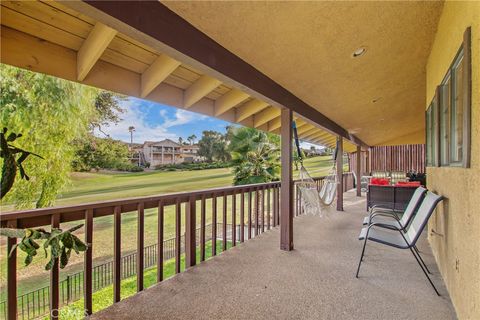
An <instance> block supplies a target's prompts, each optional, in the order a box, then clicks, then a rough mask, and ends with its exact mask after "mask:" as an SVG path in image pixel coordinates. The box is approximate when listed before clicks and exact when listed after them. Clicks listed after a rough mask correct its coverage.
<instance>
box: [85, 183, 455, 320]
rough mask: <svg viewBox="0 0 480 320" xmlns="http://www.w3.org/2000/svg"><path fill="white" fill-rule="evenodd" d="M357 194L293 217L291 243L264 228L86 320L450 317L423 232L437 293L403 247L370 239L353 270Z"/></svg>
mask: <svg viewBox="0 0 480 320" xmlns="http://www.w3.org/2000/svg"><path fill="white" fill-rule="evenodd" d="M365 213H366V212H365V199H364V197H362V198H358V197H355V194H354V192H353V191H350V192H347V193H346V194H345V211H344V212H336V211H334V210H332V211H331V212H330V217H329V218H328V219H326V218H319V217H317V216H302V217H298V218H296V219H295V220H294V245H295V250H294V251H292V252H284V251H280V250H279V229H275V230H273V231H270V232H266V233H264V234H262V235H260V236H258V237H257V238H255V239H252V240H250V241H248V242H245V243H244V244H242V245H239V246H237V247H235V248H233V249H231V250H228V251H226V252H225V253H223V254H220V255H219V256H217V257H215V258H213V259H210V260H208V261H206V262H204V263H201V264H199V265H197V266H196V267H194V268H191V269H189V270H187V271H186V272H183V273H181V274H179V275H177V276H175V277H173V278H171V279H169V280H167V281H165V282H163V283H161V284H159V285H156V286H153V287H151V288H149V289H147V290H145V291H143V292H141V293H140V294H137V295H135V296H133V297H131V298H128V299H125V300H123V301H121V302H119V303H117V304H115V305H113V306H111V307H110V308H108V309H105V310H103V311H101V312H98V313H96V314H94V315H93V316H92V319H116V320H118V319H435V320H439V319H455V318H456V316H455V312H454V309H453V306H452V304H451V302H450V299H449V298H448V293H447V291H446V289H445V286H444V284H443V281H442V279H441V277H440V275H439V272H438V269H437V268H436V265H435V262H434V259H433V256H432V254H431V251H430V248H429V246H428V243H427V241H426V239H425V237H423V238H422V239H421V241H420V244H419V246H418V247H419V249H420V251H421V253H422V256H423V257H424V260H425V262H426V263H427V265H428V266H429V268H430V269H431V270H432V272H433V276H432V279H433V281H434V283H435V284H436V286H437V288H438V289H439V291H440V293H441V294H442V296H441V297H438V296H437V295H436V294H435V292H434V291H433V289H432V287H431V286H430V284H429V283H428V282H427V279H426V278H425V276H424V275H423V273H422V271H421V269H420V267H419V266H418V265H417V263H416V262H415V260H414V258H413V256H412V255H411V253H410V252H409V251H407V250H398V249H394V248H390V247H386V246H382V245H380V244H375V243H369V245H368V246H367V251H366V259H365V262H364V263H363V264H362V270H361V272H360V278H359V279H356V278H355V271H356V267H357V263H358V259H359V256H360V251H361V246H362V243H361V242H360V241H358V240H357V237H358V234H359V232H360V228H361V222H362V219H363V217H364V215H365Z"/></svg>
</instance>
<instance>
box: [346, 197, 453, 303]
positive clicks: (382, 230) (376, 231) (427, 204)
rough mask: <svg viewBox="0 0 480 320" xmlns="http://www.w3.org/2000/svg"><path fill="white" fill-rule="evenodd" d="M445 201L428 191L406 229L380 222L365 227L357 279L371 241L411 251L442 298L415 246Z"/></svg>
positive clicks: (361, 234) (362, 234)
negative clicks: (436, 210)
mask: <svg viewBox="0 0 480 320" xmlns="http://www.w3.org/2000/svg"><path fill="white" fill-rule="evenodd" d="M443 199H444V198H443V196H439V195H437V194H435V193H433V192H430V191H428V192H427V194H426V196H425V197H424V199H423V201H422V204H421V205H420V207H419V208H418V211H417V213H416V214H415V216H414V217H413V219H412V222H411V223H410V224H409V225H408V227H407V228H406V229H405V228H397V227H395V226H392V225H387V224H382V223H379V222H376V223H372V224H370V225H368V226H367V227H364V228H363V229H362V231H361V232H360V235H359V237H358V239H359V240H364V243H363V249H362V254H361V256H360V261H359V262H358V268H357V273H356V275H355V277H357V278H358V274H359V273H360V266H361V264H362V261H363V256H364V255H365V248H366V246H367V241H368V240H370V241H374V242H377V243H381V244H385V245H387V246H390V247H394V248H398V249H409V250H410V252H411V253H412V255H413V256H414V257H415V260H416V261H417V263H418V265H419V266H420V268H421V269H422V271H423V273H424V274H425V276H426V277H427V279H428V281H429V282H430V284H431V285H432V287H433V289H434V290H435V293H436V294H437V295H439V296H440V293H439V292H438V290H437V288H436V287H435V285H434V284H433V282H432V280H431V279H430V277H429V276H428V271H427V269H426V266H425V265H424V264H425V263H424V262H423V260H422V259H421V257H419V256H418V255H417V252H416V250H415V249H414V246H415V244H416V243H417V240H418V239H419V238H420V235H421V233H422V231H423V229H424V228H425V226H426V224H427V222H428V219H429V218H430V216H431V215H432V213H433V211H434V210H435V208H436V206H437V204H438V203H439V202H440V201H442V200H443ZM422 262H423V263H422Z"/></svg>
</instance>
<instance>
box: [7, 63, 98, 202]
mask: <svg viewBox="0 0 480 320" xmlns="http://www.w3.org/2000/svg"><path fill="white" fill-rule="evenodd" d="M0 89H1V92H0V106H1V110H0V127H7V128H9V130H11V131H13V132H16V133H21V134H23V138H22V139H20V140H19V141H18V147H19V148H22V149H24V150H29V151H31V152H34V153H36V154H41V155H42V156H43V157H44V160H42V159H39V158H36V157H33V158H30V159H29V161H26V162H25V163H24V167H25V170H26V171H27V172H28V173H29V175H30V181H26V180H18V181H17V182H16V183H15V185H14V186H13V188H12V189H11V191H10V193H9V194H8V195H7V197H5V198H4V200H5V201H7V202H14V203H15V205H16V207H17V208H26V207H31V206H32V205H33V204H34V206H36V207H37V208H38V207H46V206H50V205H52V204H53V202H54V200H55V198H56V196H57V194H58V192H59V191H60V190H61V189H62V188H63V187H64V186H65V185H66V184H67V183H68V181H69V173H70V169H71V168H70V163H71V161H72V159H73V156H74V152H75V146H74V144H73V143H72V142H73V141H74V140H75V139H81V138H83V137H85V136H86V134H87V133H88V131H89V124H91V123H92V119H95V116H96V110H95V105H94V102H95V97H96V94H97V92H98V91H97V90H96V89H94V88H91V87H88V86H84V85H80V84H77V83H74V82H69V81H65V80H61V79H57V78H54V77H50V76H47V75H44V74H39V73H33V72H29V71H26V70H22V69H18V68H15V67H10V66H6V65H1V80H0Z"/></svg>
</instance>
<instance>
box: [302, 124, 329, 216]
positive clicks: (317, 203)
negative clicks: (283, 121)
mask: <svg viewBox="0 0 480 320" xmlns="http://www.w3.org/2000/svg"><path fill="white" fill-rule="evenodd" d="M293 134H294V138H295V145H296V147H297V154H298V158H299V160H300V174H299V176H300V181H299V182H298V183H297V188H298V189H299V190H300V195H301V197H302V199H301V205H302V209H303V211H304V212H305V213H306V214H312V215H320V216H323V215H324V212H323V211H324V210H323V209H324V208H325V207H328V206H331V205H332V204H333V203H334V201H335V198H336V197H335V195H336V194H337V185H338V180H337V174H336V158H337V149H335V152H334V159H333V160H334V161H333V167H332V169H331V170H330V172H329V174H328V175H327V176H326V177H325V178H324V179H322V180H321V187H320V190H319V189H318V184H317V182H315V180H313V178H312V177H311V176H310V174H309V173H308V171H307V169H306V168H305V167H304V165H303V157H302V153H301V150H300V143H299V141H298V134H297V126H296V124H295V122H293Z"/></svg>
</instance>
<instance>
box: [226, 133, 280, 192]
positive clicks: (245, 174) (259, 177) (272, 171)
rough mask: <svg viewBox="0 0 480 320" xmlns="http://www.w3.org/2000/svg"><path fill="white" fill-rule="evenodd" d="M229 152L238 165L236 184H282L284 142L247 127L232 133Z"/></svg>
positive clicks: (234, 169) (235, 165)
mask: <svg viewBox="0 0 480 320" xmlns="http://www.w3.org/2000/svg"><path fill="white" fill-rule="evenodd" d="M231 130H232V131H231V141H230V144H229V147H228V149H229V150H230V152H231V155H232V162H233V165H234V168H233V173H234V175H235V176H234V184H235V185H242V184H251V183H262V182H270V181H275V180H278V178H279V173H280V161H279V157H280V148H279V145H280V138H279V137H278V136H276V135H274V134H270V133H266V132H263V131H259V130H256V129H253V128H247V127H241V128H239V127H235V128H232V129H231Z"/></svg>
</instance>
